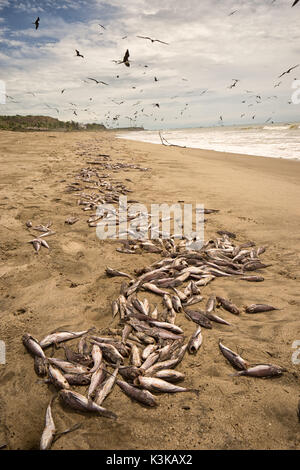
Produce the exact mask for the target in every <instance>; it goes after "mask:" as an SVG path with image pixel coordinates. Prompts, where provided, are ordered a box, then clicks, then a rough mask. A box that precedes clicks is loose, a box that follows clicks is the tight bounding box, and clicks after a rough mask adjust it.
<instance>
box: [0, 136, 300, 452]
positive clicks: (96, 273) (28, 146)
mask: <svg viewBox="0 0 300 470" xmlns="http://www.w3.org/2000/svg"><path fill="white" fill-rule="evenodd" d="M0 148H1V155H0V164H1V180H0V204H1V223H0V255H1V265H0V292H1V302H0V340H3V341H5V343H6V347H7V363H6V365H0V445H2V444H4V443H7V444H8V448H9V449H37V448H38V446H39V440H40V436H41V433H42V430H43V427H44V417H45V411H46V407H47V404H48V402H49V399H50V397H51V396H52V395H53V392H54V390H53V388H52V387H49V386H48V385H45V384H43V383H39V382H38V379H39V378H38V377H37V375H36V374H35V372H34V369H33V359H32V357H31V356H30V355H29V354H28V352H27V351H26V350H25V348H24V346H23V344H22V342H21V337H22V335H23V334H24V333H25V332H29V333H31V334H32V335H33V336H35V337H37V338H38V339H41V338H42V337H44V336H45V335H46V334H47V333H49V332H52V331H54V330H56V329H57V328H66V329H70V330H73V331H79V330H83V329H86V328H90V327H91V326H95V327H97V329H101V328H105V327H107V326H109V324H111V320H112V317H111V301H112V300H113V299H115V298H116V297H117V296H118V294H119V289H120V285H121V283H122V282H123V279H122V278H114V279H109V278H107V277H106V276H105V274H104V270H105V267H106V266H110V267H113V268H116V269H120V270H122V271H125V272H129V273H133V271H134V269H135V268H137V267H143V266H145V265H147V264H149V263H151V262H154V261H156V260H157V259H159V255H155V254H145V253H144V254H143V255H126V254H121V253H118V252H116V248H117V246H119V244H116V243H114V242H112V241H100V240H99V239H98V238H97V237H96V231H95V229H93V228H89V227H88V225H87V223H86V220H87V219H88V217H89V215H90V214H91V213H90V212H83V211H82V208H81V207H80V206H78V205H77V200H78V194H77V193H68V192H66V187H67V185H68V183H70V182H72V181H74V175H75V174H77V173H78V171H79V170H80V169H81V168H83V167H87V166H88V164H87V163H86V162H87V161H89V160H93V158H94V157H95V156H96V155H97V154H99V153H107V154H109V155H110V156H111V158H112V160H113V162H117V161H123V162H126V163H134V164H140V165H141V166H142V167H149V168H150V169H151V170H150V171H148V172H139V171H136V170H130V171H127V170H126V171H124V170H123V171H120V172H118V173H114V172H113V171H109V172H108V173H110V174H111V175H112V177H113V178H115V179H116V180H119V181H122V182H123V183H125V184H126V185H127V186H128V187H129V188H130V189H133V191H134V192H133V193H131V196H132V197H133V198H134V199H136V200H138V201H140V202H142V203H146V204H147V203H163V202H165V203H175V202H177V201H178V200H184V201H185V202H186V203H196V202H197V203H203V204H204V205H205V207H206V208H213V209H220V212H219V213H218V214H213V215H208V216H207V217H206V218H207V223H206V225H205V238H206V239H208V238H209V237H214V238H215V237H216V231H217V230H220V229H225V230H230V231H233V232H235V233H237V241H238V242H241V243H242V242H244V241H247V240H253V241H255V242H256V244H257V246H260V245H267V246H268V250H267V251H266V253H265V254H264V255H262V256H261V258H262V260H264V261H265V262H266V263H271V264H272V266H271V267H269V268H267V269H265V270H263V272H262V274H263V275H264V277H265V281H264V282H263V283H247V282H244V281H239V280H237V279H230V278H227V279H225V278H217V279H215V280H214V282H213V283H212V284H210V285H209V286H207V287H205V288H204V289H203V295H204V297H205V300H206V299H207V297H208V296H209V295H210V294H211V293H216V294H217V295H220V296H224V297H227V298H230V299H231V300H232V301H233V302H234V303H235V304H237V305H238V306H239V307H242V306H245V305H248V304H250V303H269V304H271V305H274V306H277V307H280V308H281V310H278V311H274V312H269V313H262V314H259V315H247V314H245V313H242V314H241V315H240V316H239V317H234V316H233V315H231V314H230V313H228V312H225V313H224V315H223V316H224V318H225V319H227V320H228V321H230V322H231V323H232V326H223V325H218V324H214V325H213V329H212V330H205V331H202V332H203V337H204V340H203V345H202V347H201V350H200V351H199V352H198V354H197V355H196V356H195V357H194V356H189V355H186V356H185V359H184V361H183V362H182V363H181V364H180V365H179V367H178V370H179V371H184V372H185V373H186V380H185V382H184V384H185V385H186V386H188V387H192V388H198V389H199V390H200V396H199V398H198V397H197V396H195V395H194V394H188V393H186V394H177V395H176V394H174V395H168V396H167V395H165V396H164V395H160V396H159V403H160V404H159V407H158V408H157V409H155V408H151V409H147V408H145V407H143V406H140V405H139V404H138V403H134V402H131V401H130V399H129V398H128V397H126V396H125V395H124V394H123V393H122V392H121V391H120V390H119V389H118V387H115V389H114V391H113V392H112V393H111V394H110V395H109V397H108V398H107V400H106V401H105V406H106V407H107V408H108V409H110V410H112V411H114V412H116V413H117V414H118V420H117V421H116V422H112V421H111V420H108V419H105V418H101V417H96V416H94V415H84V414H82V413H81V414H80V413H76V412H74V411H72V410H70V409H67V408H63V407H62V406H61V405H60V404H59V403H55V405H54V411H53V415H54V420H55V422H56V425H57V428H58V430H59V431H63V430H64V429H66V428H68V427H70V426H72V425H74V424H76V423H78V422H80V423H82V427H81V429H79V430H77V431H76V432H74V433H71V434H68V435H66V436H63V437H62V438H61V439H59V440H58V441H57V442H56V443H55V444H54V446H53V449H297V448H299V445H300V424H299V422H298V419H297V416H296V408H297V403H298V400H299V396H300V388H299V383H300V382H299V381H300V365H294V364H293V363H292V361H291V357H292V353H293V349H292V343H293V341H295V340H300V320H299V306H300V293H299V278H300V267H299V266H300V264H299V248H300V235H299V217H300V204H299V202H300V185H299V181H300V165H299V163H298V162H294V161H287V160H280V159H278V160H277V159H270V158H261V157H249V156H243V155H234V154H224V153H218V152H211V151H206V150H205V151H201V150H195V149H180V148H176V147H169V148H167V147H162V146H158V145H152V144H145V143H140V142H133V141H127V140H119V139H115V138H114V134H113V133H106V132H103V133H51V132H49V133H48V132H47V133H12V132H1V133H0ZM83 153H84V155H82V154H83ZM126 179H130V180H131V181H132V182H128V181H126ZM131 196H130V197H131ZM70 215H76V216H78V217H79V218H80V220H79V222H77V223H76V224H75V225H73V226H69V225H66V224H65V223H64V222H65V220H66V218H67V217H68V216H70ZM27 220H31V221H32V222H33V224H34V225H38V224H41V223H46V222H47V221H49V220H51V221H52V222H53V227H51V228H53V230H55V231H56V235H53V236H51V237H48V238H47V241H48V243H49V245H50V248H51V250H50V251H48V250H46V249H42V250H41V251H40V252H39V254H38V255H36V254H35V252H34V250H33V247H32V245H30V244H29V243H27V242H28V241H29V240H30V239H31V238H32V237H31V235H30V233H36V232H33V231H30V230H29V229H27V228H26V226H25V223H26V221H27ZM147 297H148V298H149V300H151V302H153V303H154V302H156V303H157V298H156V297H155V296H151V295H149V296H147ZM222 313H223V312H222ZM176 324H178V325H179V326H181V327H183V329H184V330H185V332H186V334H187V335H189V334H190V333H191V332H192V331H193V330H194V325H192V324H191V322H189V321H188V320H187V319H186V318H185V317H184V316H183V315H182V314H179V315H177V320H176ZM219 338H221V339H222V340H223V342H224V344H226V345H227V346H228V347H230V348H231V349H233V350H235V351H238V352H239V353H240V354H242V355H243V357H245V358H246V359H249V360H250V361H251V362H257V363H259V362H263V363H270V362H271V363H275V364H278V365H280V366H283V367H285V368H286V369H287V370H288V372H286V373H285V374H284V375H283V376H282V377H280V378H278V379H271V380H261V379H254V378H249V377H231V376H230V375H229V374H231V373H232V372H233V369H232V368H231V366H230V365H229V364H228V362H227V361H226V360H225V359H224V357H223V356H222V355H221V353H220V352H219V349H218V340H219ZM69 344H72V342H71V343H69ZM82 390H83V391H84V389H82ZM183 407H184V408H183ZM187 407H188V409H186V408H187Z"/></svg>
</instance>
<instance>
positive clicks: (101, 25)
mask: <svg viewBox="0 0 300 470" xmlns="http://www.w3.org/2000/svg"><path fill="white" fill-rule="evenodd" d="M98 25H99V26H101V28H103V29H106V28H105V26H103V25H102V24H99V23H98Z"/></svg>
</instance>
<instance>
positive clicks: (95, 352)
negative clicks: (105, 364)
mask: <svg viewBox="0 0 300 470" xmlns="http://www.w3.org/2000/svg"><path fill="white" fill-rule="evenodd" d="M92 358H93V361H94V366H93V368H92V369H91V370H90V373H91V374H93V373H94V372H96V370H98V369H99V367H100V365H101V362H102V351H101V349H100V347H99V346H98V345H97V344H94V345H93V347H92Z"/></svg>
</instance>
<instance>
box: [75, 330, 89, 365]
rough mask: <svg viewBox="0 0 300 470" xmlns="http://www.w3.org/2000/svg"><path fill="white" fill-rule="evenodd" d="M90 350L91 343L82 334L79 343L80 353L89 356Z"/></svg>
mask: <svg viewBox="0 0 300 470" xmlns="http://www.w3.org/2000/svg"><path fill="white" fill-rule="evenodd" d="M89 352H90V347H89V344H88V342H87V341H86V338H85V337H84V336H82V337H81V338H80V340H79V343H78V353H79V354H81V355H82V356H87V355H88V354H89ZM79 362H80V361H79Z"/></svg>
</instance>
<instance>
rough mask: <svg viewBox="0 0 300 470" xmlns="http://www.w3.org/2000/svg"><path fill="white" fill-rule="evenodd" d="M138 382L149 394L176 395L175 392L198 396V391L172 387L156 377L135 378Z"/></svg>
mask: <svg viewBox="0 0 300 470" xmlns="http://www.w3.org/2000/svg"><path fill="white" fill-rule="evenodd" d="M137 380H138V381H139V383H140V385H141V386H142V387H144V388H146V390H149V391H150V392H159V393H177V392H193V393H196V394H197V395H198V394H199V390H195V389H192V388H184V387H179V386H178V385H173V384H171V383H169V382H166V381H165V380H162V379H158V378H156V377H145V376H141V375H140V376H139V377H138V378H137Z"/></svg>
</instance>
